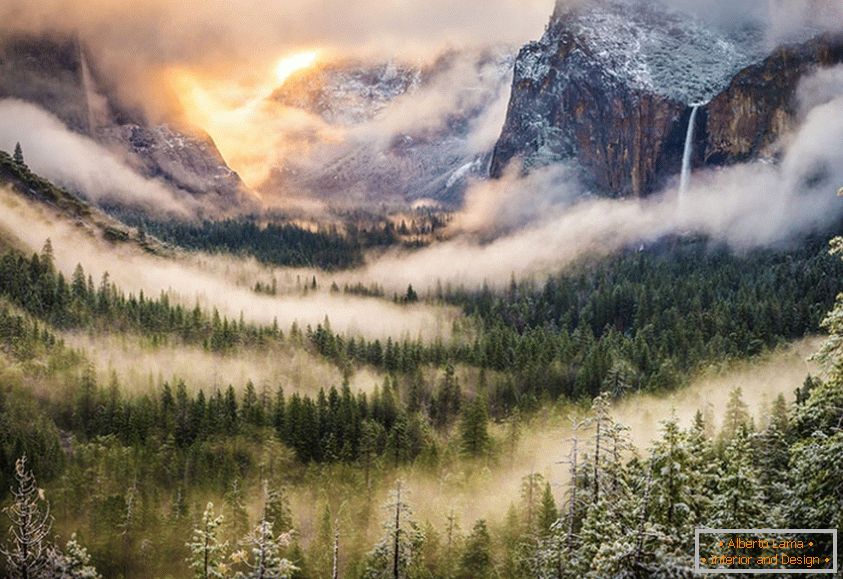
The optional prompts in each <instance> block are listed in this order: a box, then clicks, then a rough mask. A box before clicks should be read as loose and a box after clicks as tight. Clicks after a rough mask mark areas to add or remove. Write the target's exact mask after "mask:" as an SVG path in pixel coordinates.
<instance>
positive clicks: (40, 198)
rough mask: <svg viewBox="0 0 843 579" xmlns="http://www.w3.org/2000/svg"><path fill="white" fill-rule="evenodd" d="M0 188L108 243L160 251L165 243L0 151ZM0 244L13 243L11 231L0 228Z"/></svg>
mask: <svg viewBox="0 0 843 579" xmlns="http://www.w3.org/2000/svg"><path fill="white" fill-rule="evenodd" d="M0 191H4V192H5V191H8V192H9V193H10V194H11V195H14V196H17V197H19V198H22V199H25V200H27V201H28V202H30V203H32V204H33V206H36V207H40V208H41V209H42V210H44V211H46V212H47V213H48V214H49V219H50V220H58V221H63V222H66V223H69V224H72V225H73V226H74V228H76V229H77V230H78V231H84V232H86V233H87V234H89V235H91V236H93V237H96V238H98V239H102V240H104V241H107V242H109V243H111V244H125V243H128V244H134V245H136V246H138V247H140V248H142V249H143V250H145V251H147V252H150V253H155V254H164V253H166V252H167V249H166V247H165V246H164V245H163V244H162V243H161V242H159V241H158V240H157V239H155V238H154V237H152V236H150V235H146V234H145V233H144V232H142V231H140V230H138V229H137V228H132V227H128V226H126V225H125V224H123V223H121V222H120V221H118V220H117V219H114V218H113V217H111V216H109V215H107V214H106V213H105V212H103V211H101V210H100V209H98V208H96V207H94V206H92V205H90V204H89V203H87V202H86V201H84V200H82V199H80V198H79V197H77V196H76V195H74V194H73V193H71V192H69V191H67V190H65V189H63V188H61V187H59V186H57V185H55V184H54V183H51V182H50V181H48V180H47V179H44V178H43V177H41V176H39V175H37V174H35V173H33V172H32V171H31V170H30V169H29V167H27V166H26V165H25V164H22V163H18V162H16V161H15V160H14V159H13V158H12V157H11V156H10V155H9V154H8V153H6V152H4V151H0ZM0 241H2V242H0V245H11V246H16V245H17V240H16V239H15V231H4V232H0Z"/></svg>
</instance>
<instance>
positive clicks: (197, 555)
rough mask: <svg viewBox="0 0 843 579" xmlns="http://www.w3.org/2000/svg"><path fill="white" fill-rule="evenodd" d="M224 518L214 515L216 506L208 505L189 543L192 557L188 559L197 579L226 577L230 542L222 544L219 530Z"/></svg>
mask: <svg viewBox="0 0 843 579" xmlns="http://www.w3.org/2000/svg"><path fill="white" fill-rule="evenodd" d="M222 522H223V516H222V515H219V516H215V515H214V504H213V503H210V502H209V503H208V504H207V506H206V507H205V512H204V513H202V518H201V519H200V520H199V525H198V526H197V527H196V528H195V529H194V530H193V537H192V538H191V540H190V541H189V542H188V543H187V548H188V549H189V550H190V557H189V558H188V559H187V562H188V564H189V565H190V568H191V569H193V576H194V577H195V578H196V579H218V578H222V577H225V575H226V572H227V566H226V565H225V563H224V561H225V550H226V548H227V547H228V541H226V542H222V543H221V542H220V539H219V528H220V526H221V525H222Z"/></svg>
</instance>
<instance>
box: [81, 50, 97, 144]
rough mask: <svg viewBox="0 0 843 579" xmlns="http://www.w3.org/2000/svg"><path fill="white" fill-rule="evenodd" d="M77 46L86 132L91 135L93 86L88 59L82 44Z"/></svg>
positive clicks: (93, 129) (93, 119)
mask: <svg viewBox="0 0 843 579" xmlns="http://www.w3.org/2000/svg"><path fill="white" fill-rule="evenodd" d="M77 48H78V50H79V63H80V65H79V67H80V68H81V69H82V90H84V91H85V106H86V107H87V112H88V134H91V135H93V134H94V131H95V130H96V128H97V127H96V119H95V114H94V88H93V83H92V81H91V70H90V69H89V68H88V59H87V58H86V57H85V51H84V50H83V49H82V44H81V43H77Z"/></svg>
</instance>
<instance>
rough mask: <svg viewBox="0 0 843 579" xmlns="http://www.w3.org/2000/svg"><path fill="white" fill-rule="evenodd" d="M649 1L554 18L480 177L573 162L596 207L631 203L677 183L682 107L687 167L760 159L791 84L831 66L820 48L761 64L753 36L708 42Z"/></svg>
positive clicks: (784, 121) (525, 64)
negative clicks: (515, 167) (690, 135)
mask: <svg viewBox="0 0 843 579" xmlns="http://www.w3.org/2000/svg"><path fill="white" fill-rule="evenodd" d="M656 6H657V5H656V4H655V3H654V1H645V0H603V1H602V2H596V3H590V4H589V5H587V6H581V7H579V8H577V9H574V10H563V9H561V8H559V7H557V10H556V12H555V13H554V14H553V16H552V17H551V20H550V24H549V25H548V27H547V30H546V32H545V34H544V36H543V37H542V39H541V40H539V41H538V42H533V43H531V44H528V45H527V46H525V47H524V48H522V50H521V51H520V53H519V55H518V58H517V60H516V63H515V75H514V79H513V85H512V94H511V97H510V103H509V108H508V111H507V117H506V121H505V124H504V127H503V130H502V133H501V136H500V138H499V140H498V142H497V145H496V147H495V152H494V156H493V159H492V163H491V167H490V174H491V176H493V177H500V176H501V175H502V174H503V172H504V171H505V169H506V167H507V166H508V165H509V164H510V163H512V162H513V161H517V162H519V163H521V165H522V167H523V168H524V169H525V170H530V169H531V168H534V167H540V166H543V165H547V164H550V163H554V162H558V161H562V160H568V159H571V160H575V161H576V162H577V165H578V166H579V167H580V168H581V170H582V175H583V178H584V180H585V182H586V183H587V184H588V185H590V186H591V187H592V188H593V189H595V190H596V191H598V192H600V193H602V194H606V195H613V196H614V195H621V196H641V195H646V194H648V193H650V192H652V191H653V190H654V189H656V188H657V187H658V186H659V185H661V184H662V183H663V182H664V181H665V180H666V179H668V178H670V177H673V176H675V175H676V174H678V172H679V170H680V167H681V160H682V152H683V148H684V140H685V135H686V132H687V129H688V121H689V119H690V115H691V110H692V109H691V107H692V106H693V105H695V104H702V103H706V104H704V105H703V106H702V107H701V108H700V110H699V114H698V115H697V117H696V132H695V140H694V155H693V162H694V165H697V166H699V165H701V164H704V163H710V164H725V163H731V162H736V161H740V160H744V159H747V158H749V157H753V156H755V155H759V154H763V153H764V152H765V149H766V148H768V147H769V145H770V144H771V143H772V142H773V141H774V140H775V139H776V138H777V137H778V136H779V135H781V134H782V133H783V132H784V131H785V130H786V129H787V127H788V126H790V124H791V120H792V118H793V115H794V114H795V107H796V105H795V102H794V101H795V98H794V95H795V92H796V89H797V86H798V82H799V79H800V78H801V77H802V76H803V75H804V74H805V73H807V72H809V71H811V70H813V69H814V68H815V67H816V66H818V65H826V64H833V63H835V62H839V61H840V42H839V39H837V40H835V39H834V38H831V37H823V38H820V39H817V40H813V41H810V42H808V43H805V44H802V45H798V46H791V47H786V48H782V49H780V50H778V51H776V52H775V53H774V54H772V55H770V56H769V57H767V58H765V56H767V55H766V54H765V53H764V51H763V50H762V49H761V48H760V47H761V46H762V43H761V42H760V36H759V33H758V32H757V31H753V30H751V29H740V30H732V31H729V32H724V31H722V30H713V29H710V28H708V27H706V26H704V25H702V24H701V23H699V22H696V21H694V20H693V19H691V18H690V17H688V16H686V15H682V14H678V13H672V12H670V11H669V10H667V9H666V8H664V7H659V8H656Z"/></svg>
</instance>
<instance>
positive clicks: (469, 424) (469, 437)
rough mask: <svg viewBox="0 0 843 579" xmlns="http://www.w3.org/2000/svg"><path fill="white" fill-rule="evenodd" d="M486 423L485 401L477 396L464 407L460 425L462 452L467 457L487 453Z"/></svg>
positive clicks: (489, 443) (488, 439) (487, 434)
mask: <svg viewBox="0 0 843 579" xmlns="http://www.w3.org/2000/svg"><path fill="white" fill-rule="evenodd" d="M488 422H489V416H488V414H487V412H486V399H485V397H484V396H482V395H480V396H477V397H476V398H475V399H474V400H473V401H471V402H470V403H469V404H467V405H466V407H465V409H464V411H463V417H462V422H461V423H460V439H461V442H462V451H463V452H464V453H465V454H467V455H468V456H482V455H484V454H486V453H487V452H488V451H489V447H490V445H491V440H490V437H489V430H488Z"/></svg>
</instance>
